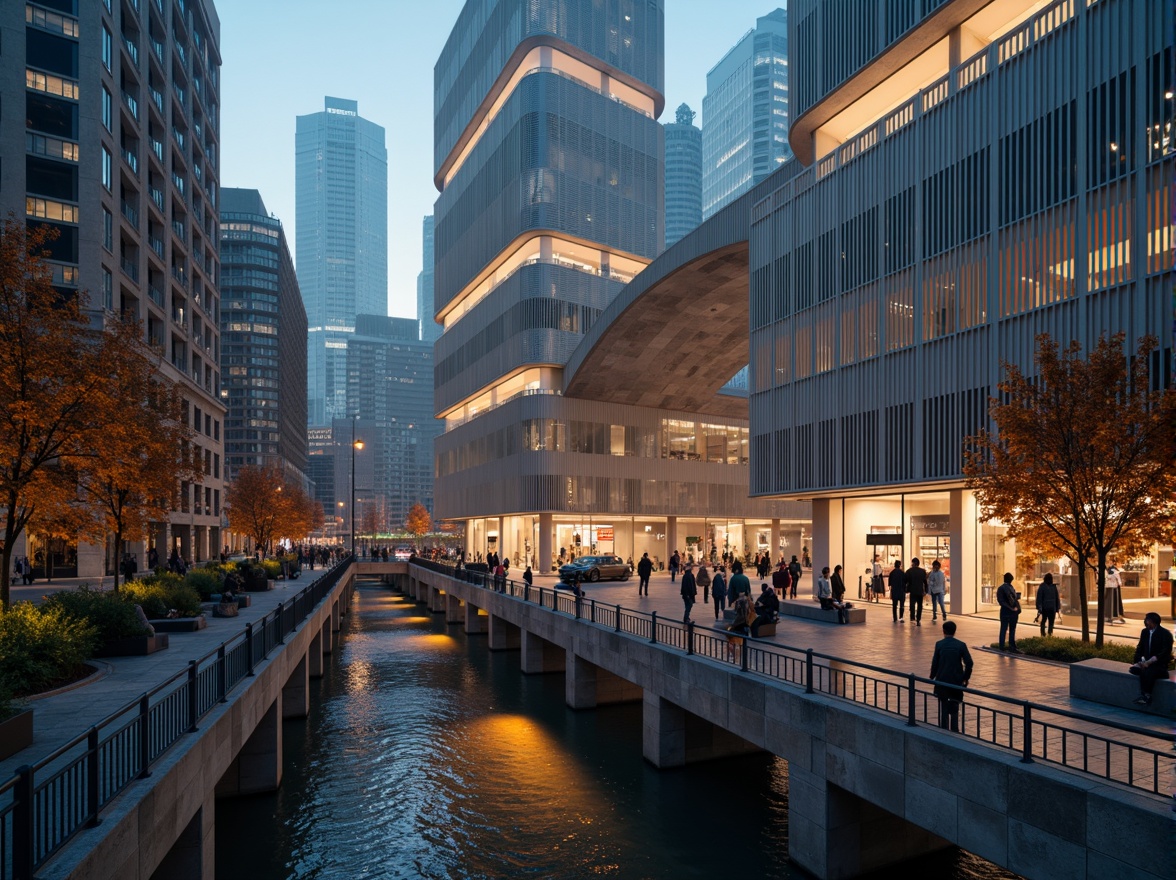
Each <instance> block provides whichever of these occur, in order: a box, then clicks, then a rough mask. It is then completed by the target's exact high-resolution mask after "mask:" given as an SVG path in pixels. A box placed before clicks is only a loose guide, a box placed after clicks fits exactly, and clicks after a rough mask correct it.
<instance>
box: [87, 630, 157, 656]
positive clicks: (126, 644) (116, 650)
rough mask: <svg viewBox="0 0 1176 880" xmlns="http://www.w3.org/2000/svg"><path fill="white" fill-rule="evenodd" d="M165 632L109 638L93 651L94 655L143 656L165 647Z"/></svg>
mask: <svg viewBox="0 0 1176 880" xmlns="http://www.w3.org/2000/svg"><path fill="white" fill-rule="evenodd" d="M167 641H168V637H167V635H166V634H163V635H155V636H131V637H130V638H126V639H111V640H110V641H109V642H107V643H106V644H105V645H103V646H102V647H101V648H99V649H98V650H97V651H95V652H94V656H95V657H143V656H146V655H147V654H154V653H155V652H156V651H162V650H164V649H165V648H166V647H167Z"/></svg>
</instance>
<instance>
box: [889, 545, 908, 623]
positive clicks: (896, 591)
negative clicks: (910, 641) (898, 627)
mask: <svg viewBox="0 0 1176 880" xmlns="http://www.w3.org/2000/svg"><path fill="white" fill-rule="evenodd" d="M887 581H888V582H889V586H890V613H891V614H892V615H893V616H894V622H895V623H905V622H906V621H905V620H904V615H905V614H906V575H904V574H903V571H902V560H901V559H896V560H894V568H892V569H891V570H890V574H889V575H888V577H887Z"/></svg>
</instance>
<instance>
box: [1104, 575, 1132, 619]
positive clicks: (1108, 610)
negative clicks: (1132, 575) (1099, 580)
mask: <svg viewBox="0 0 1176 880" xmlns="http://www.w3.org/2000/svg"><path fill="white" fill-rule="evenodd" d="M1104 593H1105V594H1106V595H1105V597H1104V599H1103V617H1104V618H1106V621H1107V622H1108V623H1126V622H1127V620H1126V618H1124V617H1123V576H1122V575H1121V574H1120V573H1119V569H1118V568H1116V567H1115V566H1114V565H1108V566H1107V574H1106V579H1105V586H1104Z"/></svg>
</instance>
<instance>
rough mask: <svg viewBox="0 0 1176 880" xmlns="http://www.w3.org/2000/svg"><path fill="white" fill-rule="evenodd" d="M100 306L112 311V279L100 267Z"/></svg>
mask: <svg viewBox="0 0 1176 880" xmlns="http://www.w3.org/2000/svg"><path fill="white" fill-rule="evenodd" d="M102 306H103V308H106V309H108V310H109V311H114V279H113V278H112V277H111V276H110V270H109V269H107V268H106V267H105V266H103V267H102Z"/></svg>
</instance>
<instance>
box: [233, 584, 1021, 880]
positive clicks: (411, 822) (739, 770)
mask: <svg viewBox="0 0 1176 880" xmlns="http://www.w3.org/2000/svg"><path fill="white" fill-rule="evenodd" d="M345 621H346V622H345V624H344V637H343V640H342V643H341V645H337V646H336V650H335V653H334V654H333V655H332V656H331V658H330V661H331V662H330V664H329V668H328V671H327V675H326V676H325V677H324V678H323V679H322V680H321V681H313V682H312V683H311V684H312V697H311V712H310V716H309V718H307V719H305V720H299V721H289V722H286V723H285V724H284V726H283V738H284V751H285V770H284V779H283V782H282V785H281V788H280V790H279V791H278V792H276V793H274V794H270V795H259V796H255V797H248V798H236V799H230V800H221V801H218V802H217V805H216V876H217V878H218V880H286V878H322V880H326V878H524V877H534V878H545V880H546V878H590V877H591V878H595V877H607V878H619V880H646V878H648V880H654V878H666V880H669V878H675V880H677V878H712V877H713V878H727V877H730V876H733V875H739V876H743V877H754V878H787V877H793V878H800V877H804V876H806V875H805V874H804V873H803V872H802V871H800V870H799V869H797V868H796V867H794V866H789V864H788V813H787V803H788V768H787V764H786V763H785V762H784V761H782V760H780V759H779V758H775V757H772V756H769V755H754V756H748V757H743V758H735V759H725V760H722V761H717V762H711V763H706V764H698V765H693V766H690V767H687V768H684V769H681V770H673V771H658V770H655V769H654V768H653V767H651V766H650V765H648V764H646V763H645V761H644V760H643V759H642V757H641V706H640V704H630V705H624V706H610V707H602V708H600V709H595V710H589V711H579V712H573V711H572V710H570V709H568V708H567V707H566V706H565V703H564V690H563V689H564V679H563V676H562V675H539V676H524V675H522V674H521V673H520V672H519V655H518V652H517V651H516V652H503V653H493V654H492V653H490V652H489V651H488V650H487V649H486V637H485V636H473V637H469V638H467V637H466V635H465V634H464V633H463V632H462V630H461V627H459V626H446V624H445V622H444V618H443V616H440V615H431V614H429V612H428V611H426V610H425V609H424V607H423V606H417V605H414V604H413V603H412V601H411V600H409V599H406V598H405V597H402V596H400V595H399V594H396V593H392V592H391V591H389V590H388V589H387V588H385V587H382V586H380V585H378V584H374V583H373V584H365V583H363V582H361V583H360V589H359V590H358V592H357V595H356V600H355V603H354V605H353V608H352V614H351V615H350V616H349V617H348V618H345ZM911 871H913V872H914V873H913V874H911V873H910V872H911ZM903 874H904V875H905V876H924V875H928V876H936V877H941V878H947V880H950V878H955V880H965V878H968V880H971V878H975V880H995V878H1005V877H1012V876H1013V875H1010V874H1007V873H1006V872H1003V871H1001V870H1000V869H997V868H996V867H995V866H992V865H990V864H988V863H986V862H983V861H981V860H979V859H977V858H975V857H974V856H971V855H969V854H966V853H963V852H961V851H958V850H952V851H948V852H945V853H939V854H936V855H935V856H933V857H930V858H927V859H921V860H919V861H918V862H912V863H909V864H908V865H905V866H903ZM888 876H894V874H889V875H888Z"/></svg>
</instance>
